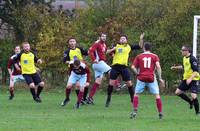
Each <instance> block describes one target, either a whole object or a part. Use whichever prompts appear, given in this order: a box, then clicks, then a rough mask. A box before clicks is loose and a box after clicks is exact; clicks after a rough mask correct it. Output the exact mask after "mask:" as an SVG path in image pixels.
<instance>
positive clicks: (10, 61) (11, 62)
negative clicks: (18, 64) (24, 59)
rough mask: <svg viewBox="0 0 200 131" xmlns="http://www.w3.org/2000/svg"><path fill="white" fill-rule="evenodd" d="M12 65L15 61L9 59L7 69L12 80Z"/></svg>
mask: <svg viewBox="0 0 200 131" xmlns="http://www.w3.org/2000/svg"><path fill="white" fill-rule="evenodd" d="M12 64H13V60H12V59H9V61H8V64H7V69H8V73H9V75H10V78H11V79H12V69H11V67H12Z"/></svg>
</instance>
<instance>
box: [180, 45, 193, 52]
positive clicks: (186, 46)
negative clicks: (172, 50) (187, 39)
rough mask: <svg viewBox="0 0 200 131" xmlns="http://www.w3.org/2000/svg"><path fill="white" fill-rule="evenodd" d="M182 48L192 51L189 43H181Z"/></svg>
mask: <svg viewBox="0 0 200 131" xmlns="http://www.w3.org/2000/svg"><path fill="white" fill-rule="evenodd" d="M183 48H184V50H186V51H189V52H190V53H191V52H192V48H191V47H190V46H189V45H183V46H182V49H183Z"/></svg>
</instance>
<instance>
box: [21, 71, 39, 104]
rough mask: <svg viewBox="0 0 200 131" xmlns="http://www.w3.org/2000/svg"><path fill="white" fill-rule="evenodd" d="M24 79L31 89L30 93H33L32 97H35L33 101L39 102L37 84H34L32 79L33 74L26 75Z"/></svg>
mask: <svg viewBox="0 0 200 131" xmlns="http://www.w3.org/2000/svg"><path fill="white" fill-rule="evenodd" d="M23 77H24V79H25V81H26V83H27V84H28V86H29V88H30V92H31V95H32V97H33V100H34V101H36V102H39V101H38V99H37V96H36V92H35V84H34V82H33V79H32V74H24V75H23Z"/></svg>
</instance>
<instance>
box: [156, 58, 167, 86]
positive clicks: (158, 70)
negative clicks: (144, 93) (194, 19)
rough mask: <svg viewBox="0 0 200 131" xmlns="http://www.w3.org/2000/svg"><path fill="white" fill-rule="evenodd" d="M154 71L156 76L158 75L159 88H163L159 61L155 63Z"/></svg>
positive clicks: (163, 83)
mask: <svg viewBox="0 0 200 131" xmlns="http://www.w3.org/2000/svg"><path fill="white" fill-rule="evenodd" d="M156 71H157V74H158V80H159V81H160V84H161V87H164V86H165V82H164V80H163V79H162V69H161V66H160V62H159V61H157V62H156Z"/></svg>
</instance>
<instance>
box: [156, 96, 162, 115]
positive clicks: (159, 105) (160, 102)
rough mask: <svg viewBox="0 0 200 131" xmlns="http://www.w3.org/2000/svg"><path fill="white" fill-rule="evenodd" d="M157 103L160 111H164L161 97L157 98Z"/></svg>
mask: <svg viewBox="0 0 200 131" xmlns="http://www.w3.org/2000/svg"><path fill="white" fill-rule="evenodd" d="M156 105H157V109H158V112H159V113H162V101H161V99H160V98H158V99H156Z"/></svg>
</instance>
